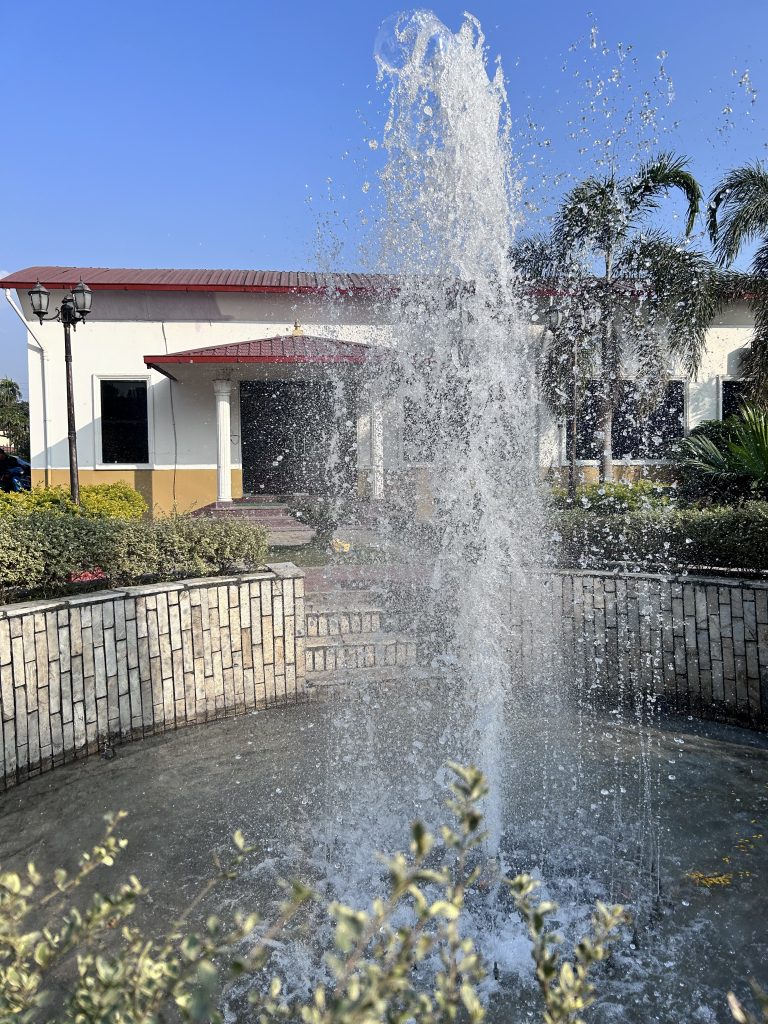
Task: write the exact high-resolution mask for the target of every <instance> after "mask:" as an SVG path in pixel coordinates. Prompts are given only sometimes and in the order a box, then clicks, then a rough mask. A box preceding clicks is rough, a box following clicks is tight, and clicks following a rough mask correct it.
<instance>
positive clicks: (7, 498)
mask: <svg viewBox="0 0 768 1024" xmlns="http://www.w3.org/2000/svg"><path fill="white" fill-rule="evenodd" d="M147 509H148V506H147V503H146V501H145V500H144V498H143V497H142V496H141V495H140V494H139V492H138V491H137V490H135V489H134V488H133V487H131V486H130V485H129V484H126V483H122V482H117V483H113V484H88V485H86V486H84V487H81V488H80V507H79V508H78V506H77V505H75V504H74V502H73V501H72V498H71V497H70V494H69V491H68V490H66V489H65V488H64V487H42V486H38V487H34V488H33V489H32V490H31V491H14V492H12V493H6V492H0V515H4V514H7V513H13V512H17V513H32V512H58V513H59V514H62V515H63V514H69V515H83V516H92V517H94V518H109V519H141V517H142V516H143V515H145V514H146V512H147Z"/></svg>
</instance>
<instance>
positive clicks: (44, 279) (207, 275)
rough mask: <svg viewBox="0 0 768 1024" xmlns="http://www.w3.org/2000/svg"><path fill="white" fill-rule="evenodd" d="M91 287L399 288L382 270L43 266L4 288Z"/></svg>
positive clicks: (1, 284) (342, 291) (17, 275)
mask: <svg viewBox="0 0 768 1024" xmlns="http://www.w3.org/2000/svg"><path fill="white" fill-rule="evenodd" d="M81 278H82V279H83V280H84V281H85V283H86V284H87V285H88V286H89V288H91V290H92V291H109V290H111V291H177V292H178V291H181V292H195V291H199V292H261V293H278V294H279V293H293V294H328V293H337V294H339V295H355V294H364V295H367V294H372V293H376V292H379V291H386V290H392V289H394V288H396V278H394V277H391V276H387V275H383V274H358V273H346V272H339V273H323V272H322V271H286V270H200V269H198V270H194V269H190V270H183V269H182V270H173V269H167V268H154V269H150V268H144V269H142V268H131V267H58V266H39V267H27V268H25V269H24V270H17V271H15V272H14V273H12V274H9V275H8V276H7V277H4V278H2V280H0V288H15V289H18V290H23V289H25V288H32V287H34V285H35V284H36V282H37V281H40V282H41V283H42V284H44V285H45V287H46V288H49V289H51V290H52V291H54V290H57V289H58V290H62V289H67V288H72V287H73V286H74V285H76V284H77V282H78V281H79V280H80V279H81Z"/></svg>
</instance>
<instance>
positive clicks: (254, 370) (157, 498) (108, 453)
mask: <svg viewBox="0 0 768 1024" xmlns="http://www.w3.org/2000/svg"><path fill="white" fill-rule="evenodd" d="M80 279H82V280H84V281H85V282H86V284H88V286H89V287H90V288H91V290H92V292H93V307H92V312H91V314H90V315H89V317H88V319H87V322H86V323H85V324H83V325H80V326H79V327H78V328H77V330H76V332H75V333H74V335H73V339H72V340H73V378H74V393H75V421H76V428H77V445H78V457H79V464H80V479H81V482H82V483H84V484H88V483H94V482H109V481H113V480H125V481H127V482H128V483H130V484H132V485H133V486H135V487H136V488H137V489H138V490H139V491H141V492H142V493H143V494H144V496H145V497H146V499H147V501H148V502H149V504H150V506H151V507H153V508H157V509H160V510H163V511H168V510H170V509H173V508H176V509H178V511H181V512H184V511H188V510H191V509H194V508H200V507H203V506H206V505H209V504H211V503H213V502H215V501H219V502H223V503H226V502H229V501H231V500H232V499H237V498H239V497H241V496H242V495H243V494H244V493H245V494H247V493H256V494H259V493H262V494H268V493H285V492H297V491H300V492H310V493H322V492H323V491H324V490H325V489H326V487H327V482H328V478H329V477H328V474H329V472H332V473H333V476H334V477H335V478H336V479H338V478H339V477H341V478H344V479H346V480H347V482H348V484H349V486H350V487H351V488H356V489H357V490H358V492H359V493H362V494H366V493H367V494H371V493H373V494H374V495H379V496H380V495H381V494H383V493H384V488H386V487H388V486H390V483H391V484H392V485H394V483H395V482H402V481H403V480H408V481H409V482H410V484H411V485H412V484H413V481H414V478H416V480H417V487H416V489H417V491H418V490H419V485H418V481H421V482H422V484H423V483H424V482H425V481H426V478H427V476H428V467H427V466H425V465H423V464H419V463H413V462H411V461H409V459H408V452H407V451H404V448H403V443H402V429H401V427H400V428H398V429H395V430H394V431H390V432H389V434H388V436H387V437H384V436H383V434H382V431H383V428H382V422H383V421H382V418H381V411H380V409H379V408H378V407H377V403H376V402H375V401H372V399H371V396H370V395H369V393H368V391H367V389H366V386H365V375H364V374H363V373H362V372H361V368H362V366H363V363H364V362H365V359H366V355H367V353H368V352H369V351H370V350H371V348H373V347H375V346H378V345H386V344H388V343H390V342H391V340H392V337H393V334H392V331H393V328H392V327H391V326H390V325H388V324H386V323H382V321H381V308H382V303H381V302H380V301H378V300H379V299H380V296H381V287H382V285H383V284H384V285H386V282H384V281H383V280H382V279H379V278H373V277H370V276H366V275H359V274H341V275H333V276H332V277H329V276H326V275H319V274H311V273H306V274H305V273H277V272H262V271H212V270H118V269H112V270H106V269H96V268H87V267H82V268H81V267H30V268H28V269H26V270H21V271H18V272H16V273H13V274H11V275H10V276H8V277H6V278H4V279H3V280H0V287H2V288H3V289H5V290H6V296H7V297H8V299H9V301H11V303H12V304H14V305H15V306H16V308H17V309H18V311H19V313H20V315H21V316H22V317H23V319H24V320H25V322H26V326H27V330H28V347H29V407H30V434H31V457H32V479H33V483H46V484H63V485H65V486H66V485H67V483H68V457H67V410H66V398H65V386H64V380H65V377H64V355H63V341H62V328H61V325H60V324H59V323H56V322H55V321H49V322H45V323H43V324H39V323H38V321H37V319H36V318H35V317H34V315H33V313H32V308H31V303H30V300H29V297H28V295H27V291H28V290H29V289H30V288H32V287H34V285H35V284H36V282H37V281H38V280H39V281H40V282H41V283H42V284H43V285H45V287H46V288H48V289H49V290H50V291H51V299H50V309H51V310H54V309H56V308H57V306H58V305H60V303H61V300H62V299H63V298H64V296H65V295H66V294H67V293H68V291H69V290H70V289H71V288H72V287H74V286H75V285H76V284H77V282H78V281H79V280H80ZM12 291H15V292H16V296H17V299H16V300H14V298H13V295H12ZM297 323H298V324H299V325H300V326H298V327H296V326H295V324H297ZM750 333H751V319H750V316H749V313H748V311H747V308H746V306H744V305H735V306H734V307H732V308H731V309H729V310H728V311H727V312H726V314H725V315H724V316H723V317H722V318H721V319H720V320H718V321H717V322H716V323H714V324H713V325H712V328H711V330H710V343H709V345H708V349H707V354H706V357H705V359H704V362H703V365H702V369H701V373H700V375H699V378H698V379H697V380H696V381H684V380H683V381H680V382H679V384H678V385H677V387H676V389H675V388H673V389H672V391H671V401H672V402H673V404H674V403H675V402H677V403H678V404H679V409H678V410H677V412H675V413H674V415H673V417H672V418H673V420H675V422H676V423H677V427H676V428H675V429H679V430H680V431H683V430H689V429H690V428H691V427H692V426H694V425H695V424H696V423H698V422H700V421H701V420H704V419H711V418H717V417H719V416H721V415H722V413H723V409H724V406H725V409H726V411H727V409H728V406H729V403H732V402H733V400H734V397H735V393H736V390H737V388H738V384H732V383H731V382H732V381H734V379H736V378H738V364H739V359H740V353H741V351H742V349H743V347H744V345H745V344H746V343H747V342H748V340H749V337H750ZM386 421H387V423H390V422H392V419H391V417H389V416H387V417H386ZM394 422H397V418H395V421H394ZM564 438H565V431H564V430H563V429H562V427H561V426H558V425H557V424H555V423H552V422H546V421H545V422H544V426H543V430H542V444H541V455H542V466H543V468H544V469H547V470H554V471H559V470H561V469H562V467H564V466H565V465H566V451H565V440H564ZM625 447H626V445H625ZM631 447H632V446H631V445H629V448H631ZM582 462H583V466H584V473H585V476H590V475H592V474H593V473H594V474H596V466H597V463H596V462H591V461H590V460H589V459H585V460H582ZM329 463H330V464H331V470H328V469H327V467H328V466H329ZM647 465H648V457H647V455H646V456H644V455H643V453H642V452H639V451H628V452H627V454H626V455H625V456H624V457H620V458H617V460H616V469H617V475H634V474H636V473H637V472H638V469H639V470H640V471H642V470H643V469H644V467H646V466H647Z"/></svg>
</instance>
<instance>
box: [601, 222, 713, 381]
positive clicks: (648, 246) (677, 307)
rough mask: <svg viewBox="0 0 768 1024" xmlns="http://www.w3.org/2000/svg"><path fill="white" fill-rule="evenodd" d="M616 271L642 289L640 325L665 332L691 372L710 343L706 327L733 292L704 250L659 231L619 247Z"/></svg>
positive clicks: (675, 353)
mask: <svg viewBox="0 0 768 1024" xmlns="http://www.w3.org/2000/svg"><path fill="white" fill-rule="evenodd" d="M616 273H617V276H618V277H620V278H621V279H622V280H623V281H624V282H625V284H626V283H627V282H629V281H632V282H634V283H635V284H636V286H637V288H638V290H639V291H641V293H642V295H641V298H642V302H643V307H644V309H643V312H644V317H643V322H642V324H640V323H638V328H641V327H642V328H644V330H645V331H651V332H653V333H654V334H656V335H658V334H659V333H661V332H663V333H664V334H665V335H666V347H667V348H668V350H669V352H670V353H671V355H672V356H675V357H677V358H678V359H679V360H680V361H681V362H682V364H683V366H684V367H685V369H686V371H687V372H688V373H689V374H690V375H691V376H693V375H695V374H696V372H697V371H698V368H699V366H700V364H701V359H702V356H703V354H704V351H705V349H706V341H707V337H706V336H707V329H708V327H709V325H710V324H711V322H712V320H713V319H714V317H715V316H716V315H717V314H718V313H719V312H720V310H722V308H723V307H724V306H725V304H726V303H727V301H728V298H729V296H730V293H731V286H730V283H729V281H728V279H727V277H726V275H723V274H720V273H719V272H718V270H717V268H716V267H715V266H714V265H713V264H712V262H711V261H710V260H709V259H708V257H707V256H706V254H705V253H703V252H701V251H700V250H698V249H694V248H692V247H691V246H689V245H687V244H686V243H685V242H683V241H675V240H674V239H671V238H669V237H668V236H667V235H665V234H663V233H662V232H660V231H652V232H646V233H645V234H642V235H637V236H636V237H635V238H633V239H632V240H631V241H630V242H629V243H628V244H627V245H626V246H624V248H623V249H622V250H621V252H620V253H619V255H618V257H617V260H616Z"/></svg>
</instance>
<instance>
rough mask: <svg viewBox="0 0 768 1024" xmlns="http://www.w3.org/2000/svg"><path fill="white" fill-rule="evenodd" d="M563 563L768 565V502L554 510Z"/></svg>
mask: <svg viewBox="0 0 768 1024" xmlns="http://www.w3.org/2000/svg"><path fill="white" fill-rule="evenodd" d="M551 522H552V525H553V527H554V536H555V539H556V540H557V541H559V547H560V559H561V562H562V564H565V565H569V566H580V567H583V568H602V567H604V566H606V565H607V564H610V563H614V562H627V563H631V564H632V565H635V566H638V567H643V566H645V567H648V568H667V569H672V570H674V569H678V568H686V567H689V566H700V567H707V566H714V567H719V568H733V569H761V570H762V569H768V502H764V501H749V502H745V503H744V504H742V505H733V506H712V507H708V508H680V507H669V508H662V509H649V510H647V511H643V512H630V513H626V514H624V515H604V516H595V515H592V514H591V512H586V511H584V510H583V509H571V510H567V511H556V512H553V513H552V517H551Z"/></svg>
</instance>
